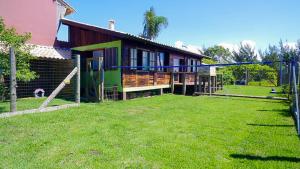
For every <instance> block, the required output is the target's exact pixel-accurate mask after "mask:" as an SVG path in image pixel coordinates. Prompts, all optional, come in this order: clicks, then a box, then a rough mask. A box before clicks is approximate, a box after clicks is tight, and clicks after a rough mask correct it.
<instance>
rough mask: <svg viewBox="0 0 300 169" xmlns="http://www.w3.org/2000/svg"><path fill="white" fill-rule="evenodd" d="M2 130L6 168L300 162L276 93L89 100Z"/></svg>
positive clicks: (0, 162)
mask: <svg viewBox="0 0 300 169" xmlns="http://www.w3.org/2000/svg"><path fill="white" fill-rule="evenodd" d="M34 102H35V101H33V102H32V104H35V103H34ZM28 103H29V102H28ZM0 133H1V134H0V157H1V158H0V168H43V169H44V168H105V169H107V168H283V169H287V168H298V169H299V168H300V148H299V147H300V141H299V137H298V136H297V134H296V131H295V127H294V122H293V120H292V118H291V116H290V115H289V113H288V104H287V103H284V102H279V101H273V100H272V101H269V100H254V99H244V98H228V97H208V96H200V97H192V96H178V95H164V96H157V97H152V98H141V99H135V100H129V101H119V102H106V103H102V104H91V103H86V104H84V103H83V104H82V105H81V106H80V107H79V108H70V109H66V110H60V111H55V112H51V113H40V114H30V115H23V116H16V117H12V118H7V119H0Z"/></svg>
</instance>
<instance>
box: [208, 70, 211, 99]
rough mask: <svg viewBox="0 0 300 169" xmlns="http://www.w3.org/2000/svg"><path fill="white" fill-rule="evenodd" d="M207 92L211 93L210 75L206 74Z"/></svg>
mask: <svg viewBox="0 0 300 169" xmlns="http://www.w3.org/2000/svg"><path fill="white" fill-rule="evenodd" d="M208 93H209V95H211V76H210V75H209V76H208Z"/></svg>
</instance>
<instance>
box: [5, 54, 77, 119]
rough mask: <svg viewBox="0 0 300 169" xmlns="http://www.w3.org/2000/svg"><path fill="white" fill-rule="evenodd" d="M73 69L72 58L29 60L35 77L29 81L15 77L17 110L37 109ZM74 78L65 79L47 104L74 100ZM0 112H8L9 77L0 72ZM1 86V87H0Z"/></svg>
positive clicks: (68, 102)
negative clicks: (56, 93) (64, 84)
mask: <svg viewBox="0 0 300 169" xmlns="http://www.w3.org/2000/svg"><path fill="white" fill-rule="evenodd" d="M73 69H74V61H73V60H60V59H35V60H32V61H31V62H30V70H31V71H34V72H35V73H36V75H37V76H36V78H35V79H34V80H32V81H30V82H24V81H20V80H18V79H17V87H16V90H17V92H16V93H17V111H23V110H29V109H38V108H39V107H40V106H41V104H42V103H43V102H44V101H45V100H46V98H47V97H48V96H49V95H50V94H51V93H52V92H53V91H54V90H55V89H56V88H57V87H58V86H59V85H60V84H61V83H62V82H63V81H64V79H65V78H66V77H67V76H68V74H69V73H70V72H71V71H72V70H73ZM0 73H1V72H0ZM75 82H76V78H72V79H71V80H70V81H66V82H65V83H66V86H65V87H64V88H63V89H62V90H61V91H60V92H59V94H58V95H57V96H56V97H55V99H54V100H53V101H52V102H51V103H50V104H49V106H61V105H65V104H71V103H74V101H75ZM0 83H1V84H2V85H0V100H2V103H1V102H0V113H3V112H9V111H10V109H9V103H8V102H6V101H5V100H9V85H10V77H9V76H5V75H3V74H0ZM1 87H2V89H1Z"/></svg>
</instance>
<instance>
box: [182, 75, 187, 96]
mask: <svg viewBox="0 0 300 169" xmlns="http://www.w3.org/2000/svg"><path fill="white" fill-rule="evenodd" d="M182 75H183V83H182V94H183V95H185V94H186V77H185V75H186V74H185V73H183V74H182Z"/></svg>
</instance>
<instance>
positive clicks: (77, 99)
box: [75, 54, 80, 104]
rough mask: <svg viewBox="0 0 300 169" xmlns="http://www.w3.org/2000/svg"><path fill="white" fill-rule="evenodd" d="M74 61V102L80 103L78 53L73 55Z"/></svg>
mask: <svg viewBox="0 0 300 169" xmlns="http://www.w3.org/2000/svg"><path fill="white" fill-rule="evenodd" d="M75 62H76V67H77V76H76V96H75V102H76V103H78V104H79V103H80V55H79V54H77V55H75Z"/></svg>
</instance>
